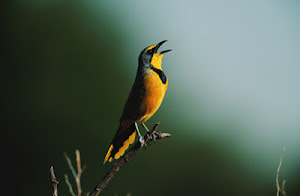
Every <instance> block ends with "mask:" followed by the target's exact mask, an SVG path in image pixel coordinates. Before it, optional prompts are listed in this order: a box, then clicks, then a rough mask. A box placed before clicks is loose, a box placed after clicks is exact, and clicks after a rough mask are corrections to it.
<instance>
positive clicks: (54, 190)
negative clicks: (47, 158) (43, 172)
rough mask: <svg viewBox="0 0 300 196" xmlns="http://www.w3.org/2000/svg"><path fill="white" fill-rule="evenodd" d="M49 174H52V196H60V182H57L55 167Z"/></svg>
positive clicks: (51, 168)
mask: <svg viewBox="0 0 300 196" xmlns="http://www.w3.org/2000/svg"><path fill="white" fill-rule="evenodd" d="M49 173H50V179H51V185H52V196H58V191H57V184H58V181H57V180H56V177H55V174H54V168H53V166H51V167H50V170H49Z"/></svg>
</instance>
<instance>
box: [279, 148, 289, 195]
mask: <svg viewBox="0 0 300 196" xmlns="http://www.w3.org/2000/svg"><path fill="white" fill-rule="evenodd" d="M284 152H285V147H283V150H282V152H281V154H280V159H279V165H278V168H277V174H276V187H277V194H276V196H279V194H280V192H281V193H285V195H287V194H286V192H285V191H284V186H285V181H283V183H282V188H283V190H281V189H280V185H279V171H280V167H281V164H282V156H283V153H284Z"/></svg>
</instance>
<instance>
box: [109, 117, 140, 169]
mask: <svg viewBox="0 0 300 196" xmlns="http://www.w3.org/2000/svg"><path fill="white" fill-rule="evenodd" d="M134 139H135V124H134V121H131V120H123V121H121V122H120V126H119V128H118V131H117V133H116V135H115V137H114V139H113V141H112V142H111V144H110V146H109V149H108V152H107V154H106V156H105V159H104V163H105V162H106V161H107V160H108V161H109V162H111V161H112V160H113V159H119V158H120V156H122V155H123V154H124V153H125V151H126V150H127V149H128V147H129V144H132V143H133V142H134Z"/></svg>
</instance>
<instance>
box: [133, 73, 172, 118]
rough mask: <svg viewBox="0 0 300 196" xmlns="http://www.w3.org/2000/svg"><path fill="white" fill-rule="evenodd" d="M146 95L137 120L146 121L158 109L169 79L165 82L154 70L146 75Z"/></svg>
mask: <svg viewBox="0 0 300 196" xmlns="http://www.w3.org/2000/svg"><path fill="white" fill-rule="evenodd" d="M144 82H145V96H144V98H143V101H142V104H141V107H140V112H139V116H140V118H139V119H138V120H137V122H146V121H147V120H148V119H149V118H151V117H152V116H153V114H154V113H155V112H156V111H157V110H158V108H159V106H160V105H161V103H162V100H163V99H164V96H165V93H166V90H167V88H168V80H167V82H166V84H163V83H162V81H161V79H160V77H159V76H158V74H157V73H155V72H154V71H152V70H151V71H149V73H148V74H147V75H146V76H145V80H144Z"/></svg>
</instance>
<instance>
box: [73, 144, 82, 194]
mask: <svg viewBox="0 0 300 196" xmlns="http://www.w3.org/2000/svg"><path fill="white" fill-rule="evenodd" d="M75 154H76V162H77V175H76V177H75V181H76V185H77V196H81V194H82V190H81V184H80V177H81V174H82V168H81V161H80V152H79V150H76V151H75Z"/></svg>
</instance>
